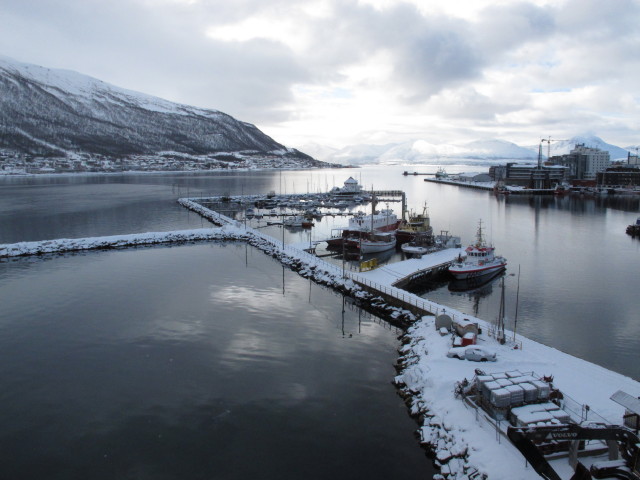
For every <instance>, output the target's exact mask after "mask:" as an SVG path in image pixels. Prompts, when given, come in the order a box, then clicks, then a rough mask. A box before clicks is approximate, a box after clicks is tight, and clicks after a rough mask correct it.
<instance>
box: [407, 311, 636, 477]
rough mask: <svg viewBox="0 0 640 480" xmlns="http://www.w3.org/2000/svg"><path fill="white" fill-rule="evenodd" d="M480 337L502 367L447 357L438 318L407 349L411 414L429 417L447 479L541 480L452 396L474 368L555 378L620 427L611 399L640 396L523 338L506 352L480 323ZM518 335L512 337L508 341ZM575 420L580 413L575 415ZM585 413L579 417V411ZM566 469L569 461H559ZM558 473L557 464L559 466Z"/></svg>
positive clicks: (630, 384) (426, 425)
mask: <svg viewBox="0 0 640 480" xmlns="http://www.w3.org/2000/svg"><path fill="white" fill-rule="evenodd" d="M479 326H480V327H481V329H482V332H483V333H482V334H481V335H480V336H479V339H478V344H479V345H483V346H487V347H489V348H491V349H493V350H494V351H496V352H497V354H498V360H497V361H496V362H487V363H477V362H471V361H467V360H458V359H456V358H448V357H447V356H446V354H447V351H448V350H449V348H450V347H451V336H449V335H446V336H440V334H439V333H438V332H437V331H436V329H435V319H434V317H423V319H422V320H421V321H418V322H416V324H415V325H414V326H413V327H411V328H410V329H409V330H408V332H407V335H406V338H407V340H408V341H409V343H407V345H405V347H403V349H402V353H403V359H404V360H405V368H404V370H403V371H402V373H401V374H400V375H398V377H396V383H397V384H399V385H400V386H405V388H406V389H407V390H408V391H410V392H411V393H412V398H411V405H412V407H411V408H412V410H413V413H416V414H418V413H421V414H423V418H424V420H423V425H422V427H421V435H422V439H423V442H425V443H427V444H429V445H431V446H432V447H433V449H434V450H435V453H436V456H437V459H438V461H439V462H440V463H441V464H442V465H444V468H443V472H447V471H448V470H449V469H450V470H452V472H451V473H452V475H451V476H450V477H449V478H458V479H462V478H468V474H469V472H473V471H475V470H477V471H479V472H481V473H484V474H486V475H487V477H488V478H490V479H514V478H518V479H522V480H527V479H538V478H540V477H539V476H538V474H537V473H536V472H535V471H534V470H533V469H532V468H531V467H526V466H525V461H524V457H523V456H522V455H521V454H520V452H519V451H518V450H516V449H515V447H513V446H512V445H511V444H510V442H509V440H508V439H506V438H505V437H501V438H499V437H497V435H496V431H495V427H494V426H493V425H492V424H490V423H489V422H488V421H487V420H486V419H484V418H483V416H482V415H477V412H476V411H475V410H473V409H472V408H471V407H468V406H466V405H465V404H464V403H463V401H462V400H460V399H456V398H455V397H454V393H453V392H454V387H455V383H456V382H457V381H461V380H463V379H464V378H466V379H468V380H472V378H473V377H474V375H475V369H476V368H478V367H480V368H481V369H482V370H483V371H484V372H486V373H500V372H507V371H513V370H519V371H520V372H523V373H530V372H533V373H534V374H537V375H538V376H542V375H545V376H547V375H553V377H554V381H553V385H554V387H555V388H558V389H560V390H561V391H562V392H563V394H565V395H568V396H569V397H571V398H572V399H573V400H575V401H577V402H579V403H581V404H587V405H589V407H590V409H591V412H592V413H591V417H588V419H590V420H593V421H603V419H602V418H600V417H599V416H597V414H599V415H600V416H601V417H604V420H605V421H606V422H607V423H615V424H620V423H621V422H622V416H623V414H624V409H623V408H622V407H621V406H619V405H618V404H616V403H614V402H613V401H612V400H610V399H609V397H610V396H611V395H612V394H613V393H614V392H616V391H617V390H623V391H625V392H627V393H629V394H631V395H633V396H638V395H640V383H638V382H636V381H635V380H633V379H631V378H629V377H625V376H623V375H620V374H617V373H615V372H612V371H610V370H607V369H604V368H602V367H600V366H598V365H595V364H592V363H589V362H586V361H584V360H581V359H579V358H576V357H573V356H571V355H567V354H565V353H563V352H560V351H558V350H556V349H553V348H550V347H547V346H545V345H542V344H540V343H537V342H534V341H531V340H529V339H526V338H524V337H520V336H519V337H518V338H517V340H518V341H519V342H521V345H522V348H517V349H514V348H513V344H511V345H500V344H498V342H497V341H496V340H495V339H494V338H492V337H490V336H488V335H487V332H488V330H489V325H488V324H487V323H486V322H482V321H479ZM511 337H512V333H510V332H507V338H511ZM574 413H575V412H574ZM578 413H579V412H578ZM557 462H559V463H560V468H564V469H565V470H567V468H568V467H567V466H566V460H558V461H557ZM554 467H555V465H554Z"/></svg>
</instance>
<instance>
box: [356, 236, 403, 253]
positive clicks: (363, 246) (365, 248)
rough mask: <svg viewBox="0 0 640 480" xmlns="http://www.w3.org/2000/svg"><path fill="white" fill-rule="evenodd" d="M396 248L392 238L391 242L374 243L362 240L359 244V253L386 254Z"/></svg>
mask: <svg viewBox="0 0 640 480" xmlns="http://www.w3.org/2000/svg"><path fill="white" fill-rule="evenodd" d="M395 246H396V239H395V237H393V240H391V241H388V242H375V241H373V242H372V241H369V240H363V241H362V242H361V243H360V253H378V252H386V251H387V250H391V249H392V248H395Z"/></svg>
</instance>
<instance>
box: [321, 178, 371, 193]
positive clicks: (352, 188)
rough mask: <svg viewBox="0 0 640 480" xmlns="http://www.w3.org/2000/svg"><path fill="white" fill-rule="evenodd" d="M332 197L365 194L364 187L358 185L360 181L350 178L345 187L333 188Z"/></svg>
mask: <svg viewBox="0 0 640 480" xmlns="http://www.w3.org/2000/svg"><path fill="white" fill-rule="evenodd" d="M329 193H330V194H331V195H336V196H354V195H360V194H361V193H363V191H362V187H361V186H360V185H359V184H358V181H357V180H356V179H354V178H353V177H349V178H348V179H347V180H345V182H344V187H342V188H339V187H333V188H332V189H331V191H330V192H329Z"/></svg>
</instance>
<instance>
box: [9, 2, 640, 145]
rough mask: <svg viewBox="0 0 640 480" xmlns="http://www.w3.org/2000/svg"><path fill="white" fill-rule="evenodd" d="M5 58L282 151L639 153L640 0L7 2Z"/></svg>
mask: <svg viewBox="0 0 640 480" xmlns="http://www.w3.org/2000/svg"><path fill="white" fill-rule="evenodd" d="M0 25H1V27H2V28H0V54H2V55H5V56H8V57H12V58H14V59H15V60H19V61H22V62H27V63H35V64H38V65H42V66H45V67H51V68H65V69H71V70H75V71H78V72H80V73H84V74H87V75H91V76H93V77H96V78H99V79H101V80H104V81H106V82H109V83H112V84H115V85H117V86H120V87H124V88H128V89H132V90H138V91H141V92H145V93H148V94H152V95H156V96H159V97H163V98H166V99H168V100H172V101H176V102H181V103H186V104H189V105H195V106H199V107H204V108H213V109H217V110H221V111H223V112H225V113H228V114H230V115H233V116H234V117H236V118H238V119H240V120H244V121H247V122H250V123H254V124H256V125H257V126H258V127H259V128H260V129H261V130H263V131H264V132H265V133H267V134H269V135H271V136H272V137H273V138H274V139H275V140H277V141H279V142H281V143H284V144H285V145H287V146H292V147H303V146H304V145H306V144H309V143H318V144H321V145H327V146H333V147H342V146H345V145H351V144H358V143H375V144H382V143H390V142H396V141H404V140H410V139H423V140H427V141H429V142H433V143H446V142H461V141H472V140H477V139H486V138H498V139H503V140H509V141H513V142H515V143H518V144H520V145H533V144H537V143H538V142H539V141H540V138H541V137H549V136H551V137H552V138H556V139H565V138H570V137H571V136H573V135H575V134H583V133H591V134H595V135H598V136H600V137H602V138H603V139H604V140H605V141H607V142H609V143H614V144H617V145H619V146H628V145H637V144H640V2H639V1H637V0H635V1H634V0H607V1H604V0H525V1H506V0H504V1H498V0H407V1H398V0H395V1H392V0H360V1H356V0H317V1H316V0H304V1H300V2H296V1H292V0H108V1H105V0H55V1H52V0H0Z"/></svg>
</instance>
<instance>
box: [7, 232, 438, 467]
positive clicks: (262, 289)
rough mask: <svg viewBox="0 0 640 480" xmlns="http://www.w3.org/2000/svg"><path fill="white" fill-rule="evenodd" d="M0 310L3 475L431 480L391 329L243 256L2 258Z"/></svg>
mask: <svg viewBox="0 0 640 480" xmlns="http://www.w3.org/2000/svg"><path fill="white" fill-rule="evenodd" d="M283 282H284V289H283ZM0 304H1V305H2V306H3V307H2V310H3V312H2V319H1V320H0V358H1V359H2V361H1V362H0V381H1V382H2V385H3V393H2V394H1V395H0V412H2V417H3V422H2V425H3V428H2V430H1V431H0V450H1V451H2V452H3V453H2V457H3V461H2V463H1V464H0V477H2V478H12V479H33V478H48V479H51V478H55V479H74V478H105V479H107V478H108V479H113V478H153V479H178V478H180V479H190V478H197V479H200V478H202V479H205V478H206V479H214V478H215V479H227V478H228V479H246V478H266V479H275V478H317V479H325V478H353V479H356V478H415V479H418V478H430V476H431V474H430V472H432V468H431V465H430V462H429V461H428V459H427V458H426V457H425V454H424V452H423V451H422V450H421V449H420V448H419V447H418V446H417V442H416V439H415V437H414V435H413V431H414V430H415V428H416V424H415V422H414V421H413V420H412V419H410V418H409V417H408V415H407V411H406V407H405V405H404V403H403V402H402V400H401V399H400V398H399V397H398V395H397V394H396V392H395V389H394V387H393V385H392V384H391V380H392V378H393V376H394V374H395V370H394V368H393V365H394V362H395V361H396V359H397V346H398V341H397V336H398V335H399V331H396V329H395V328H393V329H390V327H389V326H388V325H386V324H384V323H383V322H380V320H379V319H376V318H375V317H370V316H369V315H366V314H363V313H361V312H359V311H357V310H354V309H350V308H346V311H345V312H344V314H343V313H342V297H340V296H338V295H336V294H335V293H334V292H333V291H331V290H329V289H326V288H323V287H319V286H317V285H315V284H312V283H310V282H309V281H308V280H305V279H303V278H302V277H300V276H298V275H297V274H295V273H293V272H290V271H288V270H284V271H283V269H282V267H281V266H280V265H279V263H278V262H277V261H275V260H273V259H272V258H270V257H268V256H266V255H264V254H263V253H262V252H260V251H257V250H255V249H253V248H251V247H247V246H246V245H244V244H226V245H223V244H198V245H192V246H179V247H155V248H136V249H129V250H123V251H109V252H92V253H85V254H75V255H72V254H68V255H64V256H52V257H47V258H43V259H38V260H33V259H31V260H29V259H21V260H17V261H12V262H4V263H2V264H0ZM376 322H377V323H376Z"/></svg>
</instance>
